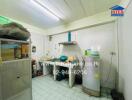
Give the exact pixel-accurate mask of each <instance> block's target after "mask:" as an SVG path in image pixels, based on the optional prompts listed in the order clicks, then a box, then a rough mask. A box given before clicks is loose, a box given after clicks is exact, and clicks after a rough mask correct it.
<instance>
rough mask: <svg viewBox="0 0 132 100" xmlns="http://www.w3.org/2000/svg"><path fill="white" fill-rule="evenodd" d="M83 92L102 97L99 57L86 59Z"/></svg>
mask: <svg viewBox="0 0 132 100" xmlns="http://www.w3.org/2000/svg"><path fill="white" fill-rule="evenodd" d="M83 91H84V92H85V93H87V94H89V95H93V96H100V58H99V57H98V56H97V57H93V56H91V57H85V66H84V68H83Z"/></svg>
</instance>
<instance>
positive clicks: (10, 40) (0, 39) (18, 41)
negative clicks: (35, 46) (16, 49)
mask: <svg viewBox="0 0 132 100" xmlns="http://www.w3.org/2000/svg"><path fill="white" fill-rule="evenodd" d="M0 41H7V42H17V43H30V41H22V40H13V39H3V38H0Z"/></svg>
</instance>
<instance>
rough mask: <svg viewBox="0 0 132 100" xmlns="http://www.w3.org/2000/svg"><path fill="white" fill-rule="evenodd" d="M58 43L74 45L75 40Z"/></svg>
mask: <svg viewBox="0 0 132 100" xmlns="http://www.w3.org/2000/svg"><path fill="white" fill-rule="evenodd" d="M59 44H62V45H76V44H77V42H76V41H71V42H60V43H59Z"/></svg>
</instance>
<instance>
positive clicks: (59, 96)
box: [32, 76, 111, 100]
mask: <svg viewBox="0 0 132 100" xmlns="http://www.w3.org/2000/svg"><path fill="white" fill-rule="evenodd" d="M32 84H33V100H111V99H108V98H104V97H100V98H96V97H92V96H89V95H87V94H85V93H84V92H83V91H82V89H81V86H79V85H76V86H74V87H73V88H69V87H68V81H60V82H59V81H54V80H53V77H51V76H44V77H37V78H34V79H33V81H32Z"/></svg>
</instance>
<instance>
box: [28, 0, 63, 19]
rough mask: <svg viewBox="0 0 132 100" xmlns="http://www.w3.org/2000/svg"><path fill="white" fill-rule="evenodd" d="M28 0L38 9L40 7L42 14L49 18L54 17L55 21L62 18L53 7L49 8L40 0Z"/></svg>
mask: <svg viewBox="0 0 132 100" xmlns="http://www.w3.org/2000/svg"><path fill="white" fill-rule="evenodd" d="M30 1H31V2H32V4H33V5H35V6H36V7H37V8H38V9H40V10H41V11H43V12H45V13H44V14H47V15H48V16H49V17H51V18H53V19H55V20H57V21H59V20H60V19H62V17H61V16H60V15H59V14H57V13H56V12H55V11H54V10H53V9H51V7H49V6H48V5H47V4H45V3H44V2H42V1H40V0H30Z"/></svg>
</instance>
